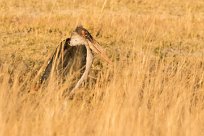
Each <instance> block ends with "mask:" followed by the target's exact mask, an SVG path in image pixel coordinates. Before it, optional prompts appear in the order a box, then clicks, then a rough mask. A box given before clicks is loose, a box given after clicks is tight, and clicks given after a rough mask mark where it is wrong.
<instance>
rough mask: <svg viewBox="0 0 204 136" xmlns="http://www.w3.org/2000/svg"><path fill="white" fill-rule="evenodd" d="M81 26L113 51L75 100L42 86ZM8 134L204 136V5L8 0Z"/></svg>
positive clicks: (0, 20) (2, 126) (4, 35)
mask: <svg viewBox="0 0 204 136" xmlns="http://www.w3.org/2000/svg"><path fill="white" fill-rule="evenodd" d="M78 24H82V25H83V26H84V27H85V28H87V29H88V30H89V31H90V32H91V33H92V35H93V37H94V38H95V39H96V40H97V41H98V42H99V43H100V44H101V45H102V46H103V47H104V48H105V49H106V51H107V54H108V56H109V57H110V58H111V60H112V62H113V66H110V65H108V64H107V63H106V62H104V61H102V60H100V58H99V57H97V56H96V58H95V60H94V65H93V67H92V70H91V73H90V77H89V79H88V81H87V82H86V84H85V85H84V86H83V87H81V88H80V89H78V90H77V92H76V94H75V96H74V97H73V99H69V98H67V97H63V96H62V94H63V91H64V90H65V87H66V86H68V84H57V83H56V82H55V80H50V82H49V83H48V85H44V86H42V87H41V88H39V89H37V90H36V88H35V83H36V82H37V80H38V79H37V75H38V73H39V70H40V69H41V68H42V67H43V65H44V64H46V63H47V62H46V60H47V59H48V57H49V56H50V54H52V53H53V51H54V50H55V48H56V47H57V45H58V44H59V43H60V42H61V41H62V40H64V39H65V38H67V37H69V36H70V34H71V32H72V31H73V30H74V29H75V27H76V26H77V25H78ZM0 37H1V38H0V135H1V136H81V135H88V136H90V135H91V136H92V135H93V136H166V135H167V136H177V135H178V136H202V135H204V84H203V82H204V1H203V0H96V1H91V0H73V1H71V0H27V1H23V0H1V1H0Z"/></svg>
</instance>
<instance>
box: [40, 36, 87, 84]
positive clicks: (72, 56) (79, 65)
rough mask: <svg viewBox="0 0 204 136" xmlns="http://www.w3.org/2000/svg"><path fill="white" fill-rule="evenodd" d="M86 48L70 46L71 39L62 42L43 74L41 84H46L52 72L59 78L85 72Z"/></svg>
mask: <svg viewBox="0 0 204 136" xmlns="http://www.w3.org/2000/svg"><path fill="white" fill-rule="evenodd" d="M86 55H87V53H86V47H85V46H84V45H82V46H70V38H67V39H66V40H64V41H62V42H61V43H60V45H58V47H57V48H56V50H55V52H54V54H53V55H52V56H51V58H50V59H49V62H48V64H47V66H46V68H45V70H44V72H43V74H42V77H41V79H40V82H41V83H43V82H45V81H46V80H47V79H48V78H49V76H50V75H51V72H53V73H54V74H56V75H57V76H58V77H59V78H61V77H67V76H68V73H69V72H81V73H82V72H83V71H84V69H85V65H86Z"/></svg>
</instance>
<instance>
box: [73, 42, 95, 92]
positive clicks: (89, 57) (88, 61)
mask: <svg viewBox="0 0 204 136" xmlns="http://www.w3.org/2000/svg"><path fill="white" fill-rule="evenodd" d="M86 53H87V55H86V68H85V71H84V73H83V75H82V76H81V78H80V79H79V81H78V82H77V84H76V86H75V87H74V89H72V91H71V93H73V92H74V91H75V89H77V88H78V87H79V86H80V85H81V84H82V82H83V81H84V80H86V79H87V77H88V74H89V71H90V69H91V65H92V62H93V54H92V52H91V49H90V48H89V47H88V46H87V45H86Z"/></svg>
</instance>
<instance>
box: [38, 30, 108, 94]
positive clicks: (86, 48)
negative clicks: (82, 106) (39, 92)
mask: <svg viewBox="0 0 204 136" xmlns="http://www.w3.org/2000/svg"><path fill="white" fill-rule="evenodd" d="M92 51H94V52H96V53H97V54H99V55H101V57H103V58H104V59H105V60H107V61H108V58H107V57H106V56H104V54H103V50H102V49H101V47H100V46H99V44H98V43H97V42H96V41H95V40H94V39H93V38H92V36H91V34H90V33H89V32H88V31H87V30H86V29H84V28H83V27H82V26H80V27H77V28H76V30H75V31H74V32H73V33H72V35H71V38H67V39H66V40H64V41H63V42H61V43H60V45H59V46H58V47H57V49H56V50H55V52H54V54H53V55H52V57H51V58H50V61H49V62H48V65H47V67H46V68H45V71H44V73H43V75H42V77H41V83H43V82H44V81H45V80H47V78H48V77H49V76H50V75H52V73H56V74H57V75H58V76H60V77H65V79H67V78H69V76H72V75H73V74H74V75H75V76H74V83H73V84H74V85H72V87H71V90H72V91H73V90H75V89H77V88H78V87H79V86H80V85H81V84H82V83H83V81H84V80H86V79H87V76H88V73H89V71H90V69H91V65H92V62H93V53H92ZM72 78H73V77H72Z"/></svg>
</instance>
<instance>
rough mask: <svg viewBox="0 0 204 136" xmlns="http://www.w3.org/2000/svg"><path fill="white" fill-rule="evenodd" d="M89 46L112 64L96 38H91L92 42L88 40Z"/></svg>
mask: <svg viewBox="0 0 204 136" xmlns="http://www.w3.org/2000/svg"><path fill="white" fill-rule="evenodd" d="M88 44H89V47H90V48H91V49H92V50H93V51H94V52H95V53H96V54H98V55H99V56H100V57H101V58H102V59H104V60H105V61H106V62H108V63H109V64H111V65H112V62H111V60H110V59H109V58H108V56H107V55H106V53H105V51H104V50H103V48H102V47H101V46H100V45H99V43H98V42H97V41H96V40H93V42H90V41H88Z"/></svg>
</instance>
